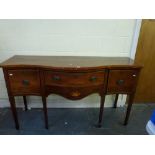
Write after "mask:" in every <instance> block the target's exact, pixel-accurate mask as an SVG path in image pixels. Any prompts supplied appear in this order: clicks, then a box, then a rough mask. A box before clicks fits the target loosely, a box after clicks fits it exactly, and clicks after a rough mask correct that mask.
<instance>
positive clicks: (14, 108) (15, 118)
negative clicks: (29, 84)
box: [9, 96, 19, 130]
mask: <svg viewBox="0 0 155 155" xmlns="http://www.w3.org/2000/svg"><path fill="white" fill-rule="evenodd" d="M9 101H10V105H11V111H12V114H13V118H14V121H15V127H16V129H17V130H19V123H18V117H17V111H16V106H15V98H14V96H9Z"/></svg>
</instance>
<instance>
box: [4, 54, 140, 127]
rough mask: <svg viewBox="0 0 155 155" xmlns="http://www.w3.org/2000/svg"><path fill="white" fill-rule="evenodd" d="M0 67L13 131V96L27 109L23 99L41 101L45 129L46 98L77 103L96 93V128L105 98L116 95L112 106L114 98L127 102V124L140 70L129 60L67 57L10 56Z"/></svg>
mask: <svg viewBox="0 0 155 155" xmlns="http://www.w3.org/2000/svg"><path fill="white" fill-rule="evenodd" d="M1 66H2V67H3V71H4V76H5V81H6V85H7V89H8V95H9V99H10V104H11V109H12V113H13V117H14V120H15V124H16V128H17V129H19V123H18V119H17V112H16V108H15V101H14V96H23V99H24V104H25V109H27V101H26V95H38V96H41V97H42V102H43V111H44V118H45V128H47V129H48V114H47V102H46V97H47V96H48V95H50V94H58V95H61V96H63V97H65V98H67V99H71V100H79V99H82V98H84V97H86V96H88V95H90V94H92V93H97V94H98V95H99V96H100V97H101V103H100V112H99V121H98V126H99V127H101V125H102V115H103V111H104V102H105V95H106V94H117V95H116V100H115V106H116V104H117V99H118V94H119V93H122V94H128V95H129V98H130V100H129V104H128V108H127V114H126V118H125V122H124V124H127V122H128V119H129V114H130V110H131V106H132V102H133V97H132V96H133V95H134V92H135V90H136V85H137V80H138V75H139V71H140V69H141V66H139V65H135V64H134V62H133V61H132V60H131V59H129V58H108V57H107V58H104V57H67V56H64V57H55V56H53V57H50V56H49V57H47V56H14V57H12V58H10V59H9V60H7V61H5V62H3V63H1Z"/></svg>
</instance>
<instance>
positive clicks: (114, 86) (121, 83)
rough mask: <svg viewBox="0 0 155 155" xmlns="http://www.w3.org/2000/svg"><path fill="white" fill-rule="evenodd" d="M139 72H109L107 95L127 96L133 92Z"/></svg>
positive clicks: (132, 70) (133, 70)
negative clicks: (120, 94)
mask: <svg viewBox="0 0 155 155" xmlns="http://www.w3.org/2000/svg"><path fill="white" fill-rule="evenodd" d="M138 74H139V70H136V69H131V70H128V69H127V70H112V69H111V70H110V71H109V78H108V86H107V93H108V94H111V93H122V94H127V93H131V92H133V91H134V90H135V86H136V82H137V78H138Z"/></svg>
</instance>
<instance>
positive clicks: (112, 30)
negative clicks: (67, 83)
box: [0, 19, 136, 107]
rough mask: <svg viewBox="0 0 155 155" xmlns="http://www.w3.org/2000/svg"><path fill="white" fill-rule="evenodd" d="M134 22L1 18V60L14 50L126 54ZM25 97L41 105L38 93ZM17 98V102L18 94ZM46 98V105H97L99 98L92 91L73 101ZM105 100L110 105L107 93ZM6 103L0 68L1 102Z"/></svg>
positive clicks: (74, 53)
mask: <svg viewBox="0 0 155 155" xmlns="http://www.w3.org/2000/svg"><path fill="white" fill-rule="evenodd" d="M135 23H136V20H126V19H125V20H116V19H115V20H112V19H111V20H101V19H99V20H97V19H95V20H93V19H92V20H83V19H82V20H77V19H76V20H69V19H68V20H66V19H63V20H61V19H59V20H0V62H2V61H4V60H5V59H7V58H9V57H11V56H13V55H17V54H19V55H71V56H77V55H78V56H79V55H80V56H83V55H84V56H117V57H129V56H130V50H131V46H132V39H133V36H134V30H135ZM28 99H29V101H30V103H31V104H30V106H39V105H40V106H41V101H40V98H39V97H29V98H28ZM38 99H39V100H38ZM17 100H18V105H20V102H21V100H20V98H17ZM48 101H49V102H51V104H50V103H49V104H48V106H55V107H96V106H98V104H99V101H100V100H99V98H98V96H97V95H91V96H89V97H86V98H85V99H83V100H79V101H74V102H73V101H69V100H67V99H64V98H63V97H59V96H57V95H51V96H50V97H49V98H48ZM106 101H107V102H106V106H111V105H112V98H111V97H110V96H109V97H107V98H106ZM38 102H39V103H40V104H37V103H38ZM32 103H33V104H32ZM8 105H9V103H8V96H7V91H6V87H5V82H4V77H3V73H2V70H0V106H1V107H2V106H8ZM21 105H22V106H23V104H21Z"/></svg>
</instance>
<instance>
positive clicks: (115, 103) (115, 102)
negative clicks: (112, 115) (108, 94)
mask: <svg viewBox="0 0 155 155" xmlns="http://www.w3.org/2000/svg"><path fill="white" fill-rule="evenodd" d="M118 97H119V94H116V96H115V101H114V108H117V101H118Z"/></svg>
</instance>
